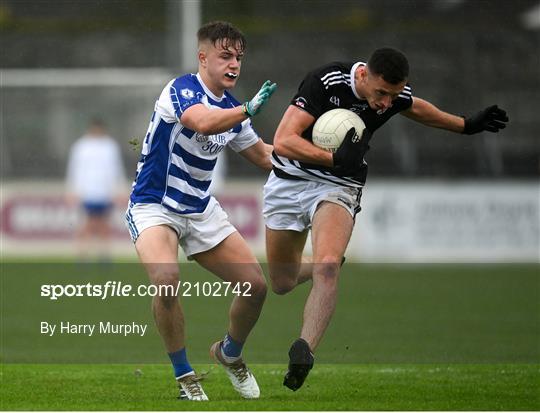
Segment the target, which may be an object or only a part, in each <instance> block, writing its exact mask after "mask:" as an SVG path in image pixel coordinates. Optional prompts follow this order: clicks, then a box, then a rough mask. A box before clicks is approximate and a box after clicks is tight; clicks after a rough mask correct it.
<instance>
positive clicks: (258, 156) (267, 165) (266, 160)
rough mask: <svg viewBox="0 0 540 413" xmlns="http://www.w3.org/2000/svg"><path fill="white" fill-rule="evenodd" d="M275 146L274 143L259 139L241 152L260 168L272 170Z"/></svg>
mask: <svg viewBox="0 0 540 413" xmlns="http://www.w3.org/2000/svg"><path fill="white" fill-rule="evenodd" d="M273 148H274V147H273V146H272V145H268V144H267V143H264V142H263V141H262V139H259V141H258V142H257V143H256V144H255V145H252V146H250V147H249V148H247V149H244V150H243V151H241V152H239V153H240V155H242V156H243V157H244V158H246V159H247V160H248V161H250V162H251V163H253V164H254V165H256V166H258V167H259V168H262V169H264V170H267V171H270V170H272V162H271V160H270V156H271V155H272V150H273Z"/></svg>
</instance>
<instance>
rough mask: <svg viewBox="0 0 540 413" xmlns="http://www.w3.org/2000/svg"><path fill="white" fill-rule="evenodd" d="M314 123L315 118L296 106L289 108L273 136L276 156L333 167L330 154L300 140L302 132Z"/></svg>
mask: <svg viewBox="0 0 540 413" xmlns="http://www.w3.org/2000/svg"><path fill="white" fill-rule="evenodd" d="M314 121H315V118H314V117H313V116H312V115H310V114H309V113H307V112H306V111H304V110H302V109H299V108H297V107H296V106H289V107H288V108H287V110H286V111H285V114H284V115H283V118H282V119H281V122H280V123H279V126H278V128H277V130H276V134H275V136H274V151H275V152H276V154H277V155H279V156H284V157H286V158H289V159H295V160H297V161H302V162H309V163H314V164H319V165H324V166H333V160H332V153H331V152H328V151H325V150H324V149H321V148H318V147H316V146H315V145H313V144H312V143H311V142H309V141H307V140H306V139H304V138H302V132H304V131H305V130H306V129H307V128H309V127H310V126H311V125H312V124H313V122H314Z"/></svg>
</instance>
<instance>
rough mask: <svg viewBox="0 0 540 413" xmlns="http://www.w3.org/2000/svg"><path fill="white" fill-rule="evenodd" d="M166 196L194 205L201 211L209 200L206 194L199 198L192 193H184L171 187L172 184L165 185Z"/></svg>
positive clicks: (181, 202)
mask: <svg viewBox="0 0 540 413" xmlns="http://www.w3.org/2000/svg"><path fill="white" fill-rule="evenodd" d="M167 196H168V197H169V198H172V199H174V200H175V201H176V202H178V203H180V204H184V205H187V206H190V207H194V208H196V209H201V208H202V211H204V209H205V208H206V206H207V205H208V202H209V201H210V196H207V197H206V198H199V197H196V196H193V195H189V194H186V193H185V192H182V191H180V190H179V189H176V188H173V187H172V186H168V187H167ZM202 211H201V212H202Z"/></svg>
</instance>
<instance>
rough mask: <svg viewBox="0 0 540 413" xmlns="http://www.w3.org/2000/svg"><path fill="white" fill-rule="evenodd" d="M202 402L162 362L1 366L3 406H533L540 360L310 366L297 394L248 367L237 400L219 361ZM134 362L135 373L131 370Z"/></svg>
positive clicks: (273, 370) (538, 405)
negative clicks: (253, 383)
mask: <svg viewBox="0 0 540 413" xmlns="http://www.w3.org/2000/svg"><path fill="white" fill-rule="evenodd" d="M196 367H197V368H198V370H199V371H203V370H207V371H209V375H208V376H207V378H206V379H205V380H204V381H203V385H204V388H205V391H206V393H207V395H208V396H209V398H210V402H208V403H196V402H186V401H180V400H176V399H175V397H176V395H177V390H176V388H175V384H174V382H173V380H172V377H171V376H172V375H171V370H170V367H169V366H166V365H142V366H133V365H4V366H3V367H2V389H1V393H0V394H1V400H2V402H1V408H2V410H506V411H508V410H539V409H540V401H539V394H540V393H539V386H540V366H539V365H526V364H522V365H519V364H513V365H410V364H409V365H350V364H342V365H326V364H323V365H316V367H315V368H314V370H313V371H312V372H311V374H310V376H309V378H308V381H307V382H306V383H305V385H304V387H302V388H301V389H300V390H299V391H297V392H294V393H293V392H291V391H290V390H288V389H286V388H285V387H283V386H282V385H281V381H282V377H283V369H284V366H283V365H263V364H257V365H253V366H252V370H253V371H254V373H255V374H256V376H257V379H258V381H259V384H260V387H261V391H262V394H261V398H260V399H259V400H242V399H241V398H240V396H238V395H237V394H236V393H235V392H234V390H233V389H232V387H231V385H230V384H229V382H228V380H227V378H226V376H225V373H224V372H223V371H221V369H220V368H219V367H217V366H210V365H198V366H196ZM137 368H139V369H140V370H141V371H142V374H141V375H136V374H135V373H134V372H135V370H136V369H137Z"/></svg>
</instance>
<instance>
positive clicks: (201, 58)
mask: <svg viewBox="0 0 540 413" xmlns="http://www.w3.org/2000/svg"><path fill="white" fill-rule="evenodd" d="M198 58H199V64H200V65H201V66H202V67H206V63H207V59H206V52H205V51H204V50H201V49H199V53H198Z"/></svg>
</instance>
